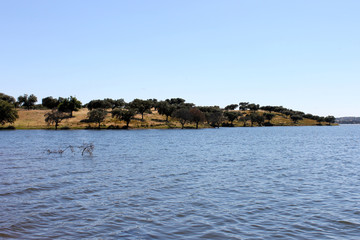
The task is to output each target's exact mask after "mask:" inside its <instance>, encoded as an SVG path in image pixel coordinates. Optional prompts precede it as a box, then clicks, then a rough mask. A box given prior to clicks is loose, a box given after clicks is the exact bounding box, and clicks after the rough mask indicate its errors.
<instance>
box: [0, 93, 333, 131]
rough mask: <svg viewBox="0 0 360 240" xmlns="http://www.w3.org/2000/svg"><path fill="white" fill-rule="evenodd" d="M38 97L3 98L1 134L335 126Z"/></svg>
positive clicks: (293, 114)
mask: <svg viewBox="0 0 360 240" xmlns="http://www.w3.org/2000/svg"><path fill="white" fill-rule="evenodd" d="M37 101H38V100H37V97H36V96H35V95H33V94H31V95H27V94H24V95H23V96H19V97H18V98H17V100H16V99H15V98H14V97H12V96H9V95H6V94H4V93H0V124H1V128H2V129H142V128H153V129H169V128H211V127H215V128H219V127H255V126H257V127H260V126H314V125H334V124H335V117H333V116H327V117H322V116H316V115H312V114H309V113H307V114H305V113H304V112H301V111H295V110H292V109H288V108H284V107H282V106H260V105H258V104H255V103H249V102H240V103H236V104H230V105H228V106H226V107H225V108H220V107H218V106H196V105H195V104H193V103H187V102H186V101H185V100H184V99H182V98H171V99H166V100H161V101H159V100H157V99H147V100H142V99H134V100H133V101H131V102H125V101H124V100H123V99H110V98H106V99H102V100H92V101H90V102H88V103H86V104H82V103H81V102H80V101H79V100H78V99H76V97H72V96H70V97H68V98H62V97H59V98H54V97H51V96H49V97H46V98H43V99H42V101H41V104H35V103H36V102H37Z"/></svg>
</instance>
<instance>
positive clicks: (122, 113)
mask: <svg viewBox="0 0 360 240" xmlns="http://www.w3.org/2000/svg"><path fill="white" fill-rule="evenodd" d="M135 114H136V113H135V111H133V110H132V109H120V108H115V109H114V110H113V111H112V112H111V115H112V117H115V118H117V119H119V120H122V121H124V122H125V123H126V128H129V124H130V121H131V119H133V118H134V116H135Z"/></svg>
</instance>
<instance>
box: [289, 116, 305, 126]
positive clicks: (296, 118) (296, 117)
mask: <svg viewBox="0 0 360 240" xmlns="http://www.w3.org/2000/svg"><path fill="white" fill-rule="evenodd" d="M290 118H291V120H293V121H294V123H295V124H296V123H297V122H298V121H300V120H302V119H303V117H302V116H300V115H298V114H294V115H290Z"/></svg>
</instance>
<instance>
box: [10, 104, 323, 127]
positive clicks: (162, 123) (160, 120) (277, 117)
mask: <svg viewBox="0 0 360 240" xmlns="http://www.w3.org/2000/svg"><path fill="white" fill-rule="evenodd" d="M49 111H50V110H25V109H19V110H18V114H19V118H18V119H17V120H16V122H15V123H13V124H5V125H4V127H8V126H13V127H15V128H16V129H54V126H53V125H48V124H47V123H46V122H45V116H44V115H45V114H46V113H47V112H49ZM110 111H111V109H109V110H108V112H109V113H108V114H107V116H106V118H105V121H104V122H103V123H102V124H101V128H102V129H105V128H109V129H112V128H123V127H124V126H125V122H123V121H119V120H118V119H115V118H112V117H111V114H110ZM232 112H237V113H242V114H243V115H245V114H250V111H249V110H246V111H240V110H233V111H232ZM87 113H88V109H87V108H82V109H80V110H79V111H77V112H74V113H73V117H71V118H67V119H64V120H63V121H62V122H61V123H60V124H59V129H88V128H96V124H95V123H86V122H81V120H84V119H86V118H87ZM257 113H258V114H259V115H264V114H265V113H268V111H265V110H258V111H257ZM272 114H274V117H273V118H272V119H271V121H268V120H265V122H264V124H263V125H265V126H266V125H268V126H270V125H271V126H314V125H328V124H327V123H326V122H320V123H319V122H318V121H316V120H313V119H309V118H303V119H302V120H299V121H298V122H297V123H294V121H293V120H292V119H291V118H290V116H288V115H285V114H282V113H276V112H272ZM245 124H246V126H248V127H249V126H251V121H250V120H247V121H245ZM221 126H230V123H229V121H227V120H226V119H224V120H223V121H222V125H221ZM232 126H234V127H243V126H244V121H239V120H238V119H237V120H235V121H234V122H233V125H232ZM253 126H259V124H257V123H255V122H254V123H253ZM210 127H211V126H210V125H209V124H208V123H206V122H204V123H200V124H199V128H210ZM129 128H130V129H146V128H151V129H169V128H181V124H180V122H179V121H177V120H176V119H175V118H171V117H170V118H169V122H166V117H165V116H164V115H160V114H159V113H158V112H157V111H156V110H154V109H152V113H151V114H150V113H147V114H146V113H145V114H144V121H141V115H140V114H138V115H135V117H134V119H132V120H131V122H130V125H129ZM185 128H195V123H186V124H185Z"/></svg>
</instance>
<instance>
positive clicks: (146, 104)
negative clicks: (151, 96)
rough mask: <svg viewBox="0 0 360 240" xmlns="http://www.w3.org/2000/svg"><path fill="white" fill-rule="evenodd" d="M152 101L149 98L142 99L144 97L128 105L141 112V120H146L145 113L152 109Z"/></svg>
mask: <svg viewBox="0 0 360 240" xmlns="http://www.w3.org/2000/svg"><path fill="white" fill-rule="evenodd" d="M151 104H152V103H151V102H150V101H148V100H142V99H138V98H136V99H134V100H133V101H132V102H130V103H129V104H128V107H129V108H130V109H132V110H134V111H136V112H137V113H140V114H141V120H142V121H143V120H144V113H145V112H149V111H150V109H151Z"/></svg>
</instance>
